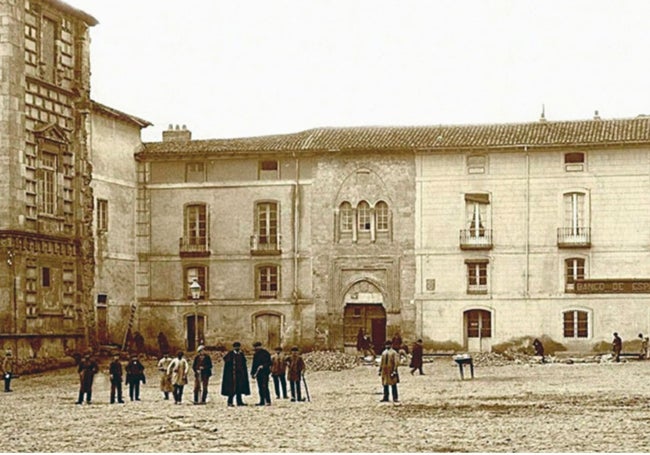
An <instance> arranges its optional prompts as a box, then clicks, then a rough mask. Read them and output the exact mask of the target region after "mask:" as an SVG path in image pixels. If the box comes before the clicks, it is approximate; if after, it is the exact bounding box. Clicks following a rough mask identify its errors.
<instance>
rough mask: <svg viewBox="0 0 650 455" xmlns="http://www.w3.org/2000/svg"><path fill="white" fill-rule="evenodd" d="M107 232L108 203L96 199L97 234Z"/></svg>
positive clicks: (104, 200)
mask: <svg viewBox="0 0 650 455" xmlns="http://www.w3.org/2000/svg"><path fill="white" fill-rule="evenodd" d="M106 231H108V201H107V200H106V199H97V232H99V233H102V232H106Z"/></svg>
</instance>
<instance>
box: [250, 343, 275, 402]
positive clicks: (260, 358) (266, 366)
mask: <svg viewBox="0 0 650 455" xmlns="http://www.w3.org/2000/svg"><path fill="white" fill-rule="evenodd" d="M253 348H254V349H255V354H253V364H252V365H251V377H252V378H253V379H255V380H256V381H257V392H258V394H259V396H260V401H259V403H257V404H256V406H264V405H266V406H271V392H270V391H269V374H271V363H272V362H271V354H270V353H269V351H267V350H266V349H264V348H263V347H262V343H261V342H259V341H256V342H255V343H253Z"/></svg>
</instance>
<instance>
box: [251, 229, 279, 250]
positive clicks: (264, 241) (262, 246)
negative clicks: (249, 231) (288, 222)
mask: <svg viewBox="0 0 650 455" xmlns="http://www.w3.org/2000/svg"><path fill="white" fill-rule="evenodd" d="M250 247H251V254H253V255H274V254H280V253H282V235H280V234H277V235H275V236H261V235H259V234H253V235H251V238H250Z"/></svg>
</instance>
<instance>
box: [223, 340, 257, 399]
mask: <svg viewBox="0 0 650 455" xmlns="http://www.w3.org/2000/svg"><path fill="white" fill-rule="evenodd" d="M232 347H233V349H232V351H229V352H228V353H227V354H226V355H225V356H224V357H223V379H222V381H221V395H223V396H226V397H228V406H234V404H233V398H234V397H237V406H246V404H245V403H244V402H243V401H242V397H241V396H242V395H250V394H251V389H250V385H249V384H248V370H247V369H246V357H245V356H244V353H243V352H241V343H240V342H239V341H235V342H234V343H233V345H232Z"/></svg>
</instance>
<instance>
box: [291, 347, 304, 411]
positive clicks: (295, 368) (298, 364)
mask: <svg viewBox="0 0 650 455" xmlns="http://www.w3.org/2000/svg"><path fill="white" fill-rule="evenodd" d="M287 363H288V364H289V374H288V376H289V386H290V387H291V401H302V397H301V396H300V379H301V378H302V372H303V371H305V361H304V360H303V359H302V357H301V356H300V352H299V350H298V346H294V347H292V348H291V355H290V356H289V358H288V359H287Z"/></svg>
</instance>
